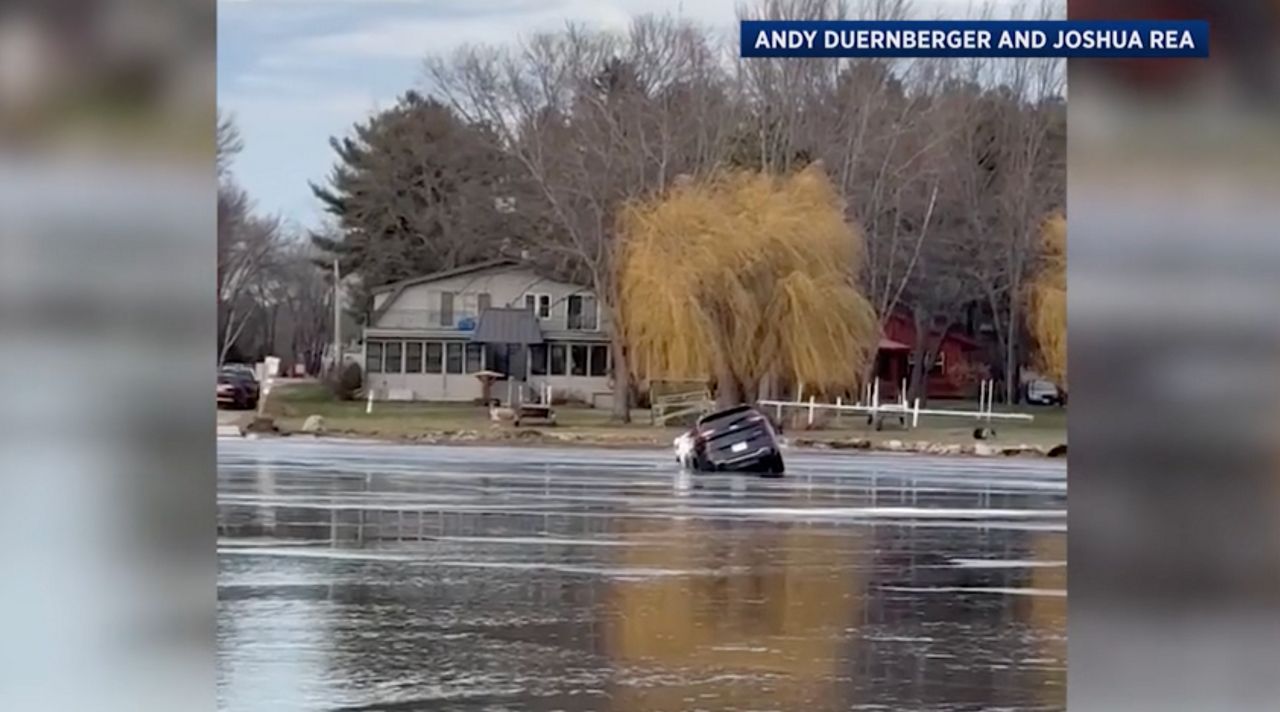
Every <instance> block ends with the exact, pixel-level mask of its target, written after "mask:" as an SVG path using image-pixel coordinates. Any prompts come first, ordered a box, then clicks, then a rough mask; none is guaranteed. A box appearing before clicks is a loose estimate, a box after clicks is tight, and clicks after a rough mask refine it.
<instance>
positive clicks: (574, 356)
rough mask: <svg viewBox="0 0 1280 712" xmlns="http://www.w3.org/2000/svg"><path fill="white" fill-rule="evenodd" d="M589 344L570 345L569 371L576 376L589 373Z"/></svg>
mask: <svg viewBox="0 0 1280 712" xmlns="http://www.w3.org/2000/svg"><path fill="white" fill-rule="evenodd" d="M588 353H589V352H588V351H587V345H586V344H574V345H573V346H570V347H569V356H570V358H569V372H570V373H571V374H573V375H575V376H585V375H587V354H588Z"/></svg>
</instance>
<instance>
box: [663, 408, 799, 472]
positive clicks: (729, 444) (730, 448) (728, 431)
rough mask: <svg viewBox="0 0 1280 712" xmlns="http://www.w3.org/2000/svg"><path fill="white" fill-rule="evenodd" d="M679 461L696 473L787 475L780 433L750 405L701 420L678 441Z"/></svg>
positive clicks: (677, 439) (710, 415)
mask: <svg viewBox="0 0 1280 712" xmlns="http://www.w3.org/2000/svg"><path fill="white" fill-rule="evenodd" d="M675 448H676V460H677V461H678V462H679V463H680V465H681V466H682V467H684V468H685V469H688V470H692V471H694V472H748V473H757V474H760V475H764V476H766V477H781V476H782V474H783V473H784V472H785V468H784V466H783V464H782V451H781V449H780V448H779V446H778V437H777V433H776V432H775V431H774V429H773V425H772V424H771V423H770V422H769V419H768V418H766V417H765V416H764V415H763V414H761V413H760V412H759V411H757V410H756V409H755V408H752V407H751V406H749V405H740V406H735V407H733V408H728V409H726V410H721V411H718V412H715V413H711V414H709V415H704V416H703V417H701V418H699V419H698V422H697V423H696V424H694V426H693V428H692V429H691V430H689V432H687V433H685V434H683V435H681V436H680V437H678V438H676V440H675Z"/></svg>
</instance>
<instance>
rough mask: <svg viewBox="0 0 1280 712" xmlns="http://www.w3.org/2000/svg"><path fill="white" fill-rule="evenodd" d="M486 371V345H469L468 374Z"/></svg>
mask: <svg viewBox="0 0 1280 712" xmlns="http://www.w3.org/2000/svg"><path fill="white" fill-rule="evenodd" d="M483 370H484V344H467V373H479V372H480V371H483Z"/></svg>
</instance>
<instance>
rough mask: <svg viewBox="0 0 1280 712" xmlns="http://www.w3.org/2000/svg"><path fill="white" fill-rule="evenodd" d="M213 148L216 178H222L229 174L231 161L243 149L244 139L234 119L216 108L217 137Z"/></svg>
mask: <svg viewBox="0 0 1280 712" xmlns="http://www.w3.org/2000/svg"><path fill="white" fill-rule="evenodd" d="M214 150H215V157H214V163H215V165H216V166H217V169H218V179H219V180H223V179H225V178H228V177H229V176H230V173H231V161H232V160H233V159H234V158H235V157H236V155H237V154H239V153H240V151H242V150H244V140H243V139H242V138H241V137H240V129H239V128H238V127H237V126H236V123H235V119H234V118H232V117H231V116H230V115H228V114H223V113H222V109H218V118H217V139H216V142H215V146H214Z"/></svg>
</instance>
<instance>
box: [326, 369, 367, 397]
mask: <svg viewBox="0 0 1280 712" xmlns="http://www.w3.org/2000/svg"><path fill="white" fill-rule="evenodd" d="M327 383H328V386H329V390H330V391H331V392H332V393H333V397H334V398H337V399H338V400H342V401H349V400H355V399H356V396H357V395H358V394H359V393H360V387H361V386H362V385H364V372H363V371H362V370H361V369H360V364H358V363H354V362H350V361H349V362H347V363H346V364H343V366H342V368H341V369H334V370H330V372H329V377H328V379H327Z"/></svg>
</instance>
